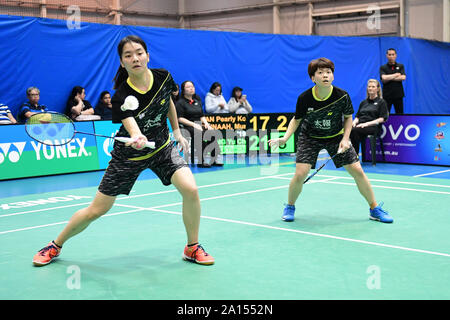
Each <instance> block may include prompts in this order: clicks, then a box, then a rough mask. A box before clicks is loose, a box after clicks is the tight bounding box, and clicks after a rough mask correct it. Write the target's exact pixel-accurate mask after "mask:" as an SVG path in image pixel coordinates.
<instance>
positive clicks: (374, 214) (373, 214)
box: [369, 202, 394, 223]
mask: <svg viewBox="0 0 450 320" xmlns="http://www.w3.org/2000/svg"><path fill="white" fill-rule="evenodd" d="M383 204H384V203H383V202H380V204H379V205H378V206H376V207H375V208H373V209H369V211H370V216H369V218H370V220H375V221H380V222H384V223H392V222H394V219H393V218H392V217H391V216H390V215H389V213H388V212H387V211H386V210H384V209H383V208H381V207H382V206H383Z"/></svg>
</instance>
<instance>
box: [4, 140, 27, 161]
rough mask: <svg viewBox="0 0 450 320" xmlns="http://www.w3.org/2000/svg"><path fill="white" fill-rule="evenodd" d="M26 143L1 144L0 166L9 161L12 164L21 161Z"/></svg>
mask: <svg viewBox="0 0 450 320" xmlns="http://www.w3.org/2000/svg"><path fill="white" fill-rule="evenodd" d="M25 145H26V142H13V143H0V164H2V163H3V162H5V160H6V159H9V161H11V162H12V163H16V162H18V161H19V160H20V156H21V155H22V152H23V149H25Z"/></svg>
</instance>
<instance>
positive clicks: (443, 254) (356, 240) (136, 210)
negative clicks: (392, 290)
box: [0, 177, 450, 257]
mask: <svg viewBox="0 0 450 320" xmlns="http://www.w3.org/2000/svg"><path fill="white" fill-rule="evenodd" d="M333 178H340V177H333ZM332 180H333V179H332ZM316 182H324V183H332V184H333V183H335V182H333V181H330V180H327V181H322V180H319V181H316ZM338 184H345V185H350V183H338ZM351 185H354V184H351ZM288 187H289V185H283V186H277V187H270V188H263V189H257V190H251V191H244V192H237V193H231V194H226V195H219V196H213V197H208V198H203V199H200V201H209V200H216V199H221V198H228V197H235V196H238V195H245V194H251V193H257V192H263V191H270V190H276V189H283V188H288ZM403 189H407V190H408V188H403ZM412 190H414V191H417V189H412ZM123 199H128V197H123ZM114 205H115V206H118V207H124V208H130V209H133V210H128V211H119V212H115V213H109V214H108V213H107V214H105V215H103V216H101V218H103V217H111V216H116V215H122V214H127V213H133V212H139V211H156V212H165V213H171V214H177V215H182V213H179V212H174V211H169V210H161V209H160V208H165V207H171V206H176V205H182V202H174V203H169V204H164V205H158V206H154V207H138V206H132V205H126V204H120V203H115V204H114ZM201 218H204V219H210V220H217V221H225V222H231V223H237V224H243V225H251V226H257V227H262V228H266V229H274V230H283V231H288V232H295V233H300V234H306V235H312V236H317V237H323V238H331V239H337V240H344V241H350V242H357V243H363V244H369V245H375V246H381V247H389V248H394V249H400V250H405V251H412V252H419V253H426V254H431V255H438V256H446V257H450V254H446V253H441V252H436V251H429V250H422V249H414V248H407V247H402V246H395V245H389V244H383V243H377V242H372V241H366V240H358V239H352V238H345V237H339V236H332V235H326V234H320V233H314V232H309V231H301V230H294V229H288V228H281V227H275V226H268V225H263V224H257V223H251V222H245V221H240V220H232V219H225V218H216V217H210V216H203V215H202V216H201ZM64 223H68V221H61V222H55V223H51V224H44V225H39V226H31V227H24V228H19V229H14V230H7V231H1V232H0V235H2V234H8V233H14V232H19V231H27V230H32V229H38V228H44V227H49V226H55V225H60V224H64Z"/></svg>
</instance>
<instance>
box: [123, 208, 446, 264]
mask: <svg viewBox="0 0 450 320" xmlns="http://www.w3.org/2000/svg"><path fill="white" fill-rule="evenodd" d="M119 206H121V207H125V208H133V209H139V210H144V211H156V212H163V213H169V214H175V215H182V213H181V212H175V211H169V210H161V209H157V208H144V207H138V206H132V205H124V204H120V205H119ZM201 218H202V219H208V220H216V221H224V222H231V223H236V224H242V225H249V226H255V227H260V228H266V229H273V230H281V231H288V232H294V233H300V234H306V235H310V236H315V237H322V238H331V239H336V240H343V241H349V242H356V243H362V244H369V245H373V246H379V247H387V248H392V249H400V250H404V251H411V252H419V253H426V254H431V255H438V256H444V257H450V254H448V253H442V252H437V251H430V250H423V249H415V248H408V247H403V246H396V245H390V244H385V243H379V242H373V241H367V240H359V239H352V238H346V237H340V236H333V235H328V234H322V233H316V232H310V231H302V230H296V229H289V228H282V227H275V226H269V225H265V224H259V223H253V222H246V221H241V220H234V219H226V218H217V217H210V216H203V215H202V216H201Z"/></svg>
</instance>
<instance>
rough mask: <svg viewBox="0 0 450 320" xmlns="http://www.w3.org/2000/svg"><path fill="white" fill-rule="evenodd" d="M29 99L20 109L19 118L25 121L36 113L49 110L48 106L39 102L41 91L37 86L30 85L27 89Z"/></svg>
mask: <svg viewBox="0 0 450 320" xmlns="http://www.w3.org/2000/svg"><path fill="white" fill-rule="evenodd" d="M27 98H28V101H27V102H24V103H23V104H22V105H21V106H20V109H19V113H18V120H19V122H21V123H25V122H26V121H27V119H28V118H29V117H31V116H32V115H33V114H35V113H40V112H47V107H46V106H44V105H42V104H39V99H40V91H39V89H38V88H36V87H29V88H28V89H27Z"/></svg>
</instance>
